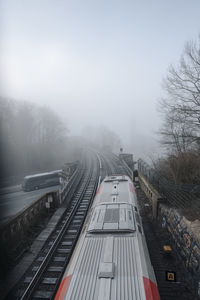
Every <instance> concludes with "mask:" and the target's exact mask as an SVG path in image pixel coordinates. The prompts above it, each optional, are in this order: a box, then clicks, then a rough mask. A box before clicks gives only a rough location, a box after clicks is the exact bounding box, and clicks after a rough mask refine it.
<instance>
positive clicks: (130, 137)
mask: <svg viewBox="0 0 200 300" xmlns="http://www.w3.org/2000/svg"><path fill="white" fill-rule="evenodd" d="M199 12H200V2H199V1H198V0H191V1H183V0H168V1H166V0H157V1H156V0H146V1H144V0H143V1H139V0H138V1H134V0H132V1H128V0H125V1H122V0H121V1H117V0H110V1H109V0H105V1H104V0H100V1H99V0H91V1H89V0H85V1H84V0H82V1H76V0H72V1H67V0H66V1H61V0H57V1H55V0H48V1H47V0H34V1H30V0H29V1H27V0H16V1H15V0H12V1H11V0H0V18H1V21H0V22H1V24H0V25H1V26H0V34H1V43H0V51H1V57H0V65H1V78H0V85H1V96H8V97H11V98H14V99H19V100H20V99H22V100H27V101H32V102H35V103H37V104H42V105H43V104H45V105H48V106H50V107H51V108H53V109H54V110H55V111H56V112H58V113H59V114H60V115H61V116H62V118H63V119H64V120H65V121H66V122H67V124H68V127H69V129H70V134H71V135H77V134H81V132H82V129H83V128H84V127H85V126H87V125H95V126H99V125H101V124H103V125H105V126H108V127H109V128H110V129H111V130H113V131H115V132H116V133H118V134H119V136H120V137H121V139H122V140H123V142H124V146H125V145H128V144H130V145H132V149H133V150H132V151H134V149H135V151H136V152H138V153H139V152H140V151H141V152H147V153H148V152H149V153H150V152H154V147H155V145H156V144H155V139H156V135H155V132H157V131H158V129H159V126H160V119H159V115H158V112H157V109H156V106H157V104H156V103H157V101H158V99H159V98H160V97H161V95H162V90H161V82H162V78H163V77H164V76H165V75H166V71H167V68H168V67H169V65H170V64H171V63H173V64H177V63H178V60H179V58H180V55H181V52H182V51H183V47H184V44H185V42H187V41H188V40H191V39H196V38H197V36H198V34H199V33H200V21H199ZM134 147H135V148H134ZM145 148H146V150H144V149H145ZM136 149H137V150H136Z"/></svg>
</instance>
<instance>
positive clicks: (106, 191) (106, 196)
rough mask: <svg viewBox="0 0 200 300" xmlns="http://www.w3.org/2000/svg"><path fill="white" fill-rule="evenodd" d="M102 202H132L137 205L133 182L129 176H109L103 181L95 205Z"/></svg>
mask: <svg viewBox="0 0 200 300" xmlns="http://www.w3.org/2000/svg"><path fill="white" fill-rule="evenodd" d="M100 203H130V204H133V205H137V198H136V193H135V188H134V185H133V182H132V181H131V180H130V178H129V177H128V176H125V175H115V176H107V177H105V179H104V180H103V182H102V183H101V185H100V187H99V189H98V192H97V195H96V198H95V201H94V203H93V207H94V206H96V205H98V204H100Z"/></svg>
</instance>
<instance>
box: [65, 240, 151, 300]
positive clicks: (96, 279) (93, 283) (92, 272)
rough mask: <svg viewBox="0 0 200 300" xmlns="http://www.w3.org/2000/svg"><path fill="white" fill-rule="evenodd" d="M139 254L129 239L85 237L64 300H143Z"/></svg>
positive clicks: (135, 244)
mask: <svg viewBox="0 0 200 300" xmlns="http://www.w3.org/2000/svg"><path fill="white" fill-rule="evenodd" d="M140 252H141V249H140V247H139V245H138V240H137V239H136V238H133V237H128V236H127V237H125V236H109V237H102V236H98V238H97V237H90V238H86V239H85V241H84V244H83V247H82V249H81V255H80V256H79V258H78V260H77V263H76V266H75V269H74V271H73V274H72V275H70V284H69V286H68V289H67V293H66V296H65V300H69V299H73V300H79V299H82V300H83V299H84V300H86V299H87V300H88V299H90V300H102V299H104V300H127V299H135V300H141V299H146V297H145V291H144V282H143V272H142V268H141V259H140V255H141V254H140ZM147 277H148V274H147Z"/></svg>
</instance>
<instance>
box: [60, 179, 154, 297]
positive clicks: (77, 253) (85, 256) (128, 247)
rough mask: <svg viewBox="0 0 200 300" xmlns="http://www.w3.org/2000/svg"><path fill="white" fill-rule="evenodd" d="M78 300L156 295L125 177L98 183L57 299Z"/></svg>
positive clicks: (133, 196) (135, 205)
mask: <svg viewBox="0 0 200 300" xmlns="http://www.w3.org/2000/svg"><path fill="white" fill-rule="evenodd" d="M80 299H81V300H136V299H137V300H139V299H140V300H159V299H160V296H159V292H158V288H157V283H156V279H155V275H154V271H153V268H152V265H151V262H150V258H149V254H148V249H147V246H146V241H145V236H144V232H143V227H142V222H141V217H140V215H139V210H138V203H137V197H136V193H135V187H134V185H133V183H132V181H131V180H130V178H129V177H128V176H125V175H116V176H107V177H106V178H105V179H104V180H103V182H102V183H101V185H100V187H99V189H98V191H97V194H96V196H95V199H94V202H93V205H92V207H91V209H90V212H89V215H88V217H87V218H86V221H85V224H84V227H83V229H82V232H81V235H80V237H79V240H78V242H77V245H76V247H75V250H74V252H73V255H72V257H71V260H70V262H69V264H68V266H67V269H66V271H65V274H64V277H63V280H62V282H61V284H60V287H59V289H58V291H57V294H56V297H55V300H80Z"/></svg>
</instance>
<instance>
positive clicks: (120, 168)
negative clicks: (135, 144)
mask: <svg viewBox="0 0 200 300" xmlns="http://www.w3.org/2000/svg"><path fill="white" fill-rule="evenodd" d="M99 156H100V158H101V162H102V179H103V178H104V177H105V176H107V175H108V176H109V175H113V174H126V175H129V172H128V170H127V168H126V167H125V165H124V164H123V163H122V162H121V161H120V159H119V158H118V157H117V156H116V155H114V154H112V153H101V154H99Z"/></svg>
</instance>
